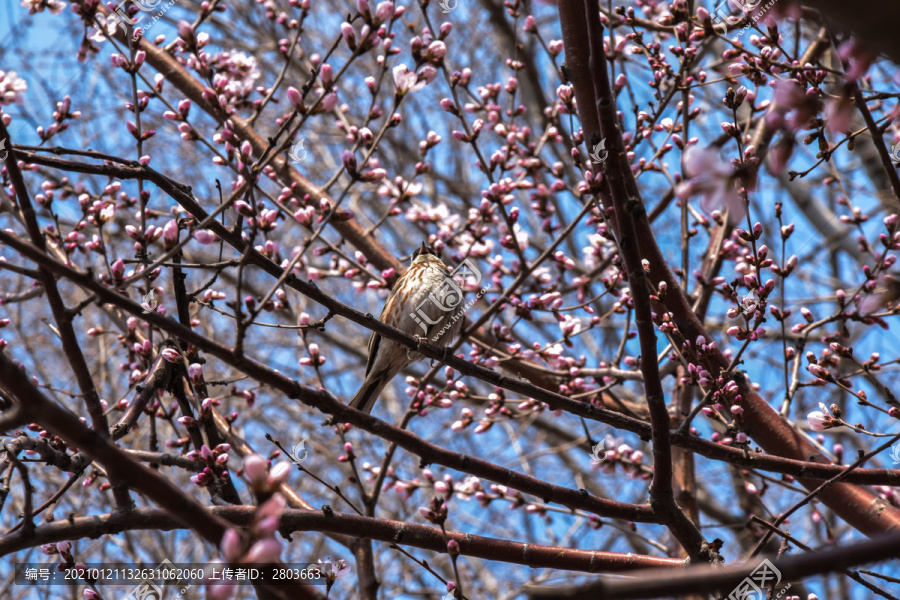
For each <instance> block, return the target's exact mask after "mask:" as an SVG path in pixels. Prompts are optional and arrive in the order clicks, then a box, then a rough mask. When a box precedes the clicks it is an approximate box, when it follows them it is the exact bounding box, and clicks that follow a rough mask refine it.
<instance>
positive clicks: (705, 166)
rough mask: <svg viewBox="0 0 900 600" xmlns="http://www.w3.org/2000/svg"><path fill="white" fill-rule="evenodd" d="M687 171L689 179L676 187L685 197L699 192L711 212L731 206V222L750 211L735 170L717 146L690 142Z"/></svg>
mask: <svg viewBox="0 0 900 600" xmlns="http://www.w3.org/2000/svg"><path fill="white" fill-rule="evenodd" d="M684 171H685V175H686V176H687V177H688V178H689V179H688V181H685V182H683V183H680V184H678V186H677V187H676V189H675V191H676V193H677V195H678V197H679V198H681V199H682V200H683V201H684V200H687V199H688V198H689V197H690V196H693V195H695V194H700V195H702V198H701V200H700V206H701V207H702V208H703V210H704V211H706V212H708V213H711V212H712V211H714V210H717V209H720V208H722V207H725V208H728V218H729V221H731V223H732V224H735V223H738V222H739V221H740V220H741V219H743V218H744V216H745V215H746V214H747V207H746V205H745V204H744V200H743V198H741V197H740V195H738V193H737V189H736V183H737V179H736V176H735V170H734V168H733V167H731V166H730V165H728V164H726V163H725V162H723V161H722V160H721V159H720V158H719V155H718V153H717V152H716V151H715V150H709V149H706V148H699V147H697V146H690V147H689V148H688V149H687V151H686V152H685V153H684Z"/></svg>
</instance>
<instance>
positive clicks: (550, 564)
mask: <svg viewBox="0 0 900 600" xmlns="http://www.w3.org/2000/svg"><path fill="white" fill-rule="evenodd" d="M207 510H208V511H209V512H210V513H211V514H213V515H215V516H216V518H220V519H223V520H225V521H227V522H229V523H230V524H233V525H238V526H244V525H248V524H249V523H250V521H251V519H252V518H253V514H254V512H255V510H256V507H255V506H211V507H208V509H207ZM181 527H184V524H183V523H181V522H180V521H179V520H177V519H175V518H173V517H172V515H170V514H168V513H167V512H166V511H163V510H159V509H151V508H139V509H135V510H134V511H131V512H130V513H111V514H105V515H94V516H90V517H78V518H75V519H71V520H68V519H67V520H61V521H55V522H52V523H47V524H46V525H41V526H40V527H38V528H36V529H35V531H34V535H32V536H31V537H26V536H24V535H22V533H21V532H19V533H16V534H13V535H7V536H4V537H3V538H0V556H5V555H7V554H10V553H12V552H17V551H19V550H23V549H25V548H30V547H33V546H34V545H36V544H47V543H53V542H59V541H63V540H73V539H79V538H84V537H91V538H94V537H97V536H100V535H111V534H116V533H121V532H123V531H132V530H138V529H158V530H163V531H169V530H172V529H178V528H181ZM279 529H280V531H281V532H282V534H283V535H289V534H291V533H293V532H297V531H316V532H322V533H336V534H346V535H353V536H357V535H360V534H361V533H364V534H365V536H366V537H367V538H369V539H372V540H377V541H381V542H388V543H396V544H400V545H404V546H412V547H414V548H421V549H423V550H431V551H433V552H440V553H445V552H446V551H447V546H446V541H445V538H444V534H443V532H441V530H440V529H435V528H433V527H428V526H425V525H419V524H416V523H406V522H403V521H392V520H388V519H376V518H374V517H364V516H359V515H352V514H341V513H330V514H328V515H326V514H324V513H323V512H322V511H318V510H297V509H288V510H285V511H284V512H283V513H282V515H281V524H280V527H279ZM447 536H448V538H450V539H454V540H456V541H457V542H458V543H459V546H460V553H461V554H463V555H465V556H472V557H475V558H483V559H487V560H496V561H502V562H508V563H512V564H519V565H526V566H529V567H531V568H534V569H564V570H567V571H583V572H586V573H602V572H611V573H618V572H626V571H633V570H636V569H649V568H653V569H659V568H667V569H670V568H677V567H681V566H682V565H683V564H684V561H682V560H680V559H676V558H663V557H655V556H642V555H638V554H631V553H626V554H622V553H618V552H600V551H594V550H575V549H571V548H560V547H555V546H541V545H538V544H530V543H522V542H514V541H510V540H503V539H497V538H488V537H483V536H479V535H471V534H467V533H456V532H452V531H448V532H447Z"/></svg>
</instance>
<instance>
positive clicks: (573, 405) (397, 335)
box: [0, 231, 900, 491]
mask: <svg viewBox="0 0 900 600" xmlns="http://www.w3.org/2000/svg"><path fill="white" fill-rule="evenodd" d="M0 242H3V243H6V244H9V245H10V246H12V247H13V248H15V249H16V250H17V251H19V252H21V253H22V254H23V255H25V256H26V257H28V258H30V259H32V260H34V261H36V262H41V263H42V264H45V265H47V266H48V268H50V269H51V270H52V271H54V272H55V273H57V274H58V275H60V276H61V277H65V278H67V279H69V280H71V281H73V282H74V283H77V284H78V285H80V286H82V287H83V288H85V289H88V290H90V291H92V292H94V293H96V294H97V295H98V297H100V298H101V300H102V301H103V302H104V303H108V304H113V305H115V306H118V307H119V308H122V309H124V310H125V311H127V312H129V313H131V314H133V315H135V316H138V317H140V318H142V319H144V320H146V321H148V322H150V323H152V324H153V325H156V326H157V327H159V328H160V329H162V330H163V331H166V332H167V333H169V334H170V335H174V336H176V337H178V338H181V339H182V340H185V341H187V342H189V343H191V344H194V345H196V346H197V347H198V348H200V349H202V350H204V351H205V352H209V353H210V354H213V355H214V356H216V357H217V358H220V359H221V360H224V361H226V362H228V363H229V364H231V365H233V366H235V367H236V368H238V369H241V370H243V371H244V372H246V373H248V374H252V375H253V376H255V377H257V378H259V379H260V380H262V381H267V382H268V381H270V380H272V381H277V382H280V384H281V385H284V386H285V387H283V388H279V389H282V391H287V393H290V394H293V395H292V397H301V398H303V396H302V394H306V393H308V394H312V396H311V398H312V400H307V399H306V398H303V401H304V402H306V403H307V404H310V405H312V406H315V407H316V408H319V409H320V410H322V411H323V412H330V411H329V410H327V409H326V408H324V407H323V406H319V405H316V404H314V403H313V402H315V401H316V399H318V398H319V397H321V396H322V394H321V392H318V391H313V390H308V389H307V388H302V387H301V386H299V385H297V384H295V383H294V382H293V381H291V380H289V379H287V378H286V377H284V376H283V375H280V374H278V373H277V372H275V371H272V370H270V369H268V368H266V367H265V366H264V365H261V364H259V363H257V362H255V361H252V360H251V359H248V358H241V359H240V360H239V359H238V358H236V357H234V356H233V355H232V353H231V352H230V350H229V349H228V348H225V347H224V346H221V345H219V344H216V343H215V342H214V341H212V340H210V339H208V338H206V337H204V336H202V335H200V334H198V333H196V332H194V331H192V330H189V329H187V328H184V327H183V326H181V325H180V324H178V323H175V322H174V321H172V320H171V319H167V318H165V317H163V316H161V315H159V314H158V313H150V314H144V313H143V309H142V308H141V307H140V306H139V305H138V304H137V303H136V302H134V301H132V300H130V299H128V298H125V297H124V296H122V295H121V294H118V293H116V292H114V291H113V290H112V289H110V288H108V287H106V286H105V285H104V284H102V283H100V282H99V281H97V280H96V279H94V278H93V277H91V275H90V274H89V273H81V272H78V271H76V270H74V269H73V268H71V267H68V266H65V265H62V264H60V263H58V262H56V261H54V260H53V259H52V258H50V257H48V256H46V255H43V254H42V253H40V252H39V251H37V250H36V249H35V248H34V247H33V246H31V245H29V244H28V243H26V242H23V241H21V240H19V239H18V238H16V237H14V236H11V235H9V234H8V233H6V232H5V231H0ZM267 262H268V264H272V265H274V263H271V261H268V259H266V258H265V257H262V261H261V263H262V264H267ZM275 268H277V269H280V267H277V265H275ZM286 285H288V286H289V287H291V288H293V289H297V290H299V291H301V293H304V294H305V295H308V296H310V297H311V298H312V299H313V300H315V301H316V302H319V303H320V304H322V305H323V306H325V307H326V308H328V310H329V311H331V312H333V313H334V314H336V315H341V316H343V317H345V318H348V319H350V320H351V321H354V322H356V323H358V324H360V325H363V326H364V327H366V328H368V329H371V330H373V331H377V332H378V333H379V334H380V335H382V336H383V337H385V338H387V339H391V340H394V341H396V342H399V343H401V344H403V345H405V346H407V347H408V348H411V349H413V350H417V351H419V352H421V353H422V354H424V355H425V356H427V357H428V358H434V359H437V360H441V361H443V362H444V363H446V364H447V365H449V366H451V367H453V368H454V369H456V370H457V371H459V372H460V373H462V374H464V375H469V376H472V377H475V378H477V379H480V380H482V381H485V382H487V383H490V384H492V385H496V386H498V387H502V388H504V389H507V390H510V391H513V392H516V393H519V394H521V395H522V396H524V397H531V398H535V399H537V400H540V401H542V402H545V403H547V404H548V406H549V407H550V408H551V409H552V410H565V411H567V412H570V413H572V414H575V415H578V416H582V417H584V418H586V419H590V420H593V421H599V422H601V423H606V424H608V425H610V426H612V427H616V428H618V429H623V430H625V431H630V432H632V433H635V434H637V435H638V436H639V437H641V438H642V439H649V437H650V427H649V425H647V424H646V423H645V422H643V421H641V420H639V419H634V418H631V417H627V416H624V415H622V414H619V413H616V412H613V411H609V410H605V409H602V408H598V407H596V406H593V405H592V404H587V403H582V402H576V401H574V400H571V399H570V398H566V397H565V396H561V395H559V394H556V393H554V392H550V391H548V390H546V389H543V388H540V387H538V386H535V385H533V384H531V383H529V382H528V381H527V380H522V379H514V378H509V377H505V376H503V375H502V374H500V373H497V372H496V371H493V370H491V369H486V368H484V367H480V366H478V365H476V364H473V363H470V362H468V361H465V360H463V359H460V358H457V357H455V356H446V355H445V353H444V351H443V349H441V348H437V347H435V346H431V345H430V344H425V343H421V342H419V340H417V339H416V338H415V337H413V336H410V335H407V334H405V333H403V332H401V331H399V330H397V329H394V328H392V327H390V326H388V325H385V324H384V323H381V322H380V321H378V320H377V319H375V318H373V317H372V316H371V315H364V314H362V313H360V312H359V311H356V310H354V309H353V308H351V307H349V306H347V305H345V304H343V303H341V302H338V301H337V300H334V299H333V298H331V297H330V296H328V295H326V294H324V293H323V292H321V291H320V290H319V289H318V287H316V286H314V285H312V284H310V283H308V282H302V281H299V280H298V279H296V278H293V279H291V280H288V282H287V283H286ZM248 369H250V370H248ZM285 382H287V383H285ZM329 406H330V405H329ZM332 414H333V413H332ZM342 418H345V417H342ZM347 422H352V423H354V424H355V425H357V426H359V427H362V428H363V429H366V430H367V431H373V432H375V430H379V431H380V429H379V428H380V427H381V426H383V425H386V424H384V423H383V422H381V421H377V420H375V419H373V422H375V423H376V424H377V423H381V424H382V425H378V426H375V425H372V424H368V425H366V426H363V425H361V424H360V423H362V422H363V420H362V419H359V422H355V421H347ZM379 435H381V434H380V433H379ZM382 437H383V436H382ZM672 441H673V442H674V443H675V444H676V445H678V446H680V447H682V448H685V449H688V450H691V451H692V452H695V453H697V454H700V455H702V456H705V457H707V458H710V459H714V460H722V461H725V462H728V463H731V464H733V465H735V466H741V467H751V468H754V469H760V470H765V471H773V472H776V473H784V474H787V475H792V476H795V477H803V478H806V479H809V480H815V479H829V478H831V477H834V476H835V475H837V474H839V473H841V472H843V470H844V468H843V467H841V466H839V465H831V464H823V463H815V462H811V461H806V460H798V459H792V458H782V457H778V456H771V455H764V454H754V453H749V452H747V451H745V450H742V449H738V448H731V447H728V446H724V445H722V444H717V443H714V442H710V441H709V440H704V439H701V438H699V437H697V436H694V435H691V434H681V433H678V432H672ZM407 449H408V448H407ZM811 454H813V455H814V454H815V453H811ZM435 462H439V461H435ZM486 478H487V479H490V477H486ZM845 481H847V482H853V483H859V484H866V485H898V484H900V470H894V469H860V470H858V471H855V472H854V473H852V474H851V475H849V476H848V477H847V478H846V480H845ZM522 491H526V490H522Z"/></svg>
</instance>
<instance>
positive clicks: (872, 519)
mask: <svg viewBox="0 0 900 600" xmlns="http://www.w3.org/2000/svg"><path fill="white" fill-rule="evenodd" d="M587 12H590V11H587ZM585 18H586V17H585V11H584V9H583V8H582V7H581V5H579V4H577V3H575V4H572V3H561V4H560V19H561V24H562V28H563V39H564V43H565V45H566V49H567V52H566V60H567V64H568V66H569V72H570V73H571V80H572V84H573V86H574V88H575V96H576V98H577V102H578V106H579V117H580V119H581V123H582V128H583V129H584V131H585V132H587V133H588V134H589V135H586V139H590V136H591V135H597V132H599V131H601V128H600V119H599V117H598V114H596V113H595V111H594V110H589V109H590V108H593V107H599V106H600V102H602V101H603V100H602V99H601V98H598V97H597V95H596V94H595V91H594V90H595V84H594V81H593V79H592V72H591V69H590V64H589V62H588V60H587V58H586V57H587V56H589V55H590V54H589V53H590V50H589V49H588V48H587V47H586V43H587V37H586V32H585V30H584V21H585ZM579 32H580V33H579ZM607 100H609V98H607ZM608 110H614V108H613V107H609V108H608ZM614 124H615V121H614V120H612V125H614ZM613 131H615V129H613ZM618 135H619V134H618V132H616V134H615V135H614V136H612V137H613V138H614V139H617V138H618ZM611 141H612V140H610V139H607V144H609V143H610V142H611ZM619 144H620V142H619V143H617V144H616V146H615V147H616V148H621V145H619ZM610 156H611V157H612V160H613V161H616V160H621V161H623V162H622V164H623V165H625V163H624V157H617V155H616V154H615V153H614V152H612V151H610ZM626 166H627V165H626ZM618 171H620V172H621V173H622V176H624V177H626V179H627V181H626V189H628V190H629V192H633V193H635V194H636V193H637V187H636V184H633V183H632V182H633V175H631V170H630V168H622V169H618ZM604 185H605V189H606V190H609V189H610V186H609V184H607V182H606V181H604ZM632 185H634V187H633V188H632V187H631V186H632ZM601 198H603V199H604V202H605V203H607V205H609V204H610V199H609V198H608V197H605V196H604V194H603V192H602V191H601ZM642 207H643V205H642V204H641V203H640V202H638V203H637V206H636V208H635V210H634V211H633V213H632V216H633V217H634V218H633V224H634V227H635V239H636V240H637V245H638V247H639V256H641V257H643V258H644V259H645V260H647V261H648V262H649V278H650V281H653V282H665V283H666V285H667V287H668V293H667V295H666V298H665V304H664V306H659V308H658V310H657V311H656V312H658V313H662V312H666V311H667V312H668V313H669V314H670V315H671V316H672V319H673V321H674V323H675V325H676V326H677V328H678V331H679V333H680V335H681V337H682V338H683V339H685V340H691V341H693V340H697V339H698V338H702V339H704V340H706V341H707V343H709V342H710V341H711V340H712V338H711V337H710V336H709V334H708V333H707V332H706V330H705V328H704V326H703V323H701V321H700V320H699V319H698V318H697V316H696V314H694V312H693V309H692V307H691V304H690V302H689V301H688V299H687V298H686V297H685V295H684V294H683V292H682V290H681V289H680V281H679V280H678V279H676V278H675V277H674V276H673V275H672V272H671V271H670V270H669V267H668V264H667V262H666V259H665V257H664V256H663V254H662V252H661V250H660V248H659V246H658V245H657V243H656V238H655V236H654V232H653V229H652V227H651V226H650V222H649V220H648V219H647V214H646V211H645V210H643V208H642ZM616 224H617V223H614V226H615V225H616ZM614 228H615V227H614ZM617 236H618V239H621V238H622V232H621V231H619V232H617ZM654 354H655V353H654ZM703 363H704V365H703V366H704V368H706V369H707V370H708V371H710V373H719V372H721V371H724V370H726V369H727V368H728V366H729V361H728V360H727V359H726V357H725V356H724V355H723V354H722V353H721V351H720V350H718V349H715V350H713V351H711V352H709V353H707V355H706V357H705V359H704V360H703ZM734 380H735V382H736V383H737V384H738V388H739V390H740V393H741V396H742V397H743V399H744V415H743V419H744V430H745V431H746V432H747V434H748V435H750V436H751V437H752V438H753V439H754V440H755V441H756V442H758V443H759V445H760V446H761V447H762V448H763V449H764V450H765V451H766V452H768V453H769V454H772V455H776V456H780V457H784V458H789V459H795V460H806V459H809V457H815V458H821V454H820V453H819V451H818V450H817V449H816V448H815V447H814V446H812V445H811V444H810V443H809V442H807V441H806V440H805V439H803V437H802V436H801V435H800V433H799V432H797V431H796V430H795V429H794V428H793V427H792V426H791V425H790V423H788V422H787V421H785V420H784V419H783V418H782V417H781V415H779V414H778V413H777V412H776V411H775V410H774V409H773V408H772V407H771V406H769V404H768V402H766V401H765V399H764V398H762V397H761V396H760V395H759V394H758V393H756V391H754V390H753V388H752V387H751V386H750V384H749V382H748V381H747V380H746V378H745V377H743V376H735V377H734ZM800 482H801V483H802V484H803V485H804V486H805V487H807V489H812V488H814V487H816V486H817V485H818V483H817V482H815V481H811V480H809V479H806V478H804V479H800ZM819 499H820V500H821V501H822V502H823V503H824V504H825V505H826V506H828V507H829V508H831V509H832V510H833V511H834V512H835V513H836V514H837V515H838V516H840V517H841V518H842V519H844V520H845V521H846V522H847V523H849V524H850V525H852V526H853V527H854V528H856V529H858V530H859V531H862V532H863V533H865V534H866V535H870V536H871V535H878V534H880V533H882V532H885V531H892V530H894V529H897V528H900V510H898V509H897V508H896V507H894V506H891V505H890V504H889V503H887V502H886V501H884V500H883V499H880V498H878V497H877V496H875V495H874V494H872V493H871V492H869V491H868V490H866V489H864V488H861V487H857V486H854V485H850V484H848V483H840V484H836V485H833V486H830V487H829V488H828V489H826V490H824V491H823V492H822V493H821V494H820V496H819Z"/></svg>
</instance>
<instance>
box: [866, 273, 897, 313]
mask: <svg viewBox="0 0 900 600" xmlns="http://www.w3.org/2000/svg"><path fill="white" fill-rule="evenodd" d="M898 298H900V279H897V278H896V277H894V276H892V275H882V276H881V277H879V278H878V287H876V288H875V290H874V291H873V292H872V293H870V294H869V295H868V296H864V297H863V298H862V300H860V301H859V312H860V314H862V315H868V314H871V313H873V312H875V311H877V310H879V309H881V308H882V307H884V306H885V305H886V304H888V303H889V302H896V301H897V299H898Z"/></svg>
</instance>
